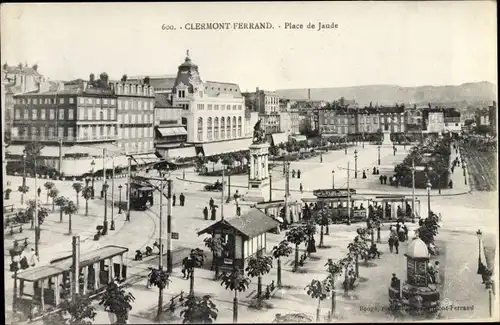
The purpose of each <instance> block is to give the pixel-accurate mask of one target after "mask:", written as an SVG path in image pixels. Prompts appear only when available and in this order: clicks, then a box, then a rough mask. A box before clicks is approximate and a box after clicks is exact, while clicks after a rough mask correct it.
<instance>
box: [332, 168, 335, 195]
mask: <svg viewBox="0 0 500 325" xmlns="http://www.w3.org/2000/svg"><path fill="white" fill-rule="evenodd" d="M334 189H335V171H334V170H332V190H334Z"/></svg>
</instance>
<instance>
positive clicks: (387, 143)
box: [382, 131, 393, 147]
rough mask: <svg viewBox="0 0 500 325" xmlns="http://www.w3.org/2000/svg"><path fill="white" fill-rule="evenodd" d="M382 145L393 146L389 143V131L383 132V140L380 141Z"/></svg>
mask: <svg viewBox="0 0 500 325" xmlns="http://www.w3.org/2000/svg"><path fill="white" fill-rule="evenodd" d="M382 145H383V146H391V147H392V145H393V144H392V141H391V131H384V139H383V140H382Z"/></svg>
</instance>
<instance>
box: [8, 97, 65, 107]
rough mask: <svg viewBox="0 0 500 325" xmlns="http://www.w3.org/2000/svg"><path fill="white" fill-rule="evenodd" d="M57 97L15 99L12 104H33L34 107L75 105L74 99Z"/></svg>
mask: <svg viewBox="0 0 500 325" xmlns="http://www.w3.org/2000/svg"><path fill="white" fill-rule="evenodd" d="M56 97H57V96H54V97H35V98H31V97H30V98H16V99H15V100H14V102H15V103H16V104H34V105H38V104H40V105H42V104H46V105H50V104H56V103H59V104H74V103H75V98H73V97H59V98H58V99H56Z"/></svg>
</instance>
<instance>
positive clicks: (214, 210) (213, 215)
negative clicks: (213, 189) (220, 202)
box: [210, 206, 217, 220]
mask: <svg viewBox="0 0 500 325" xmlns="http://www.w3.org/2000/svg"><path fill="white" fill-rule="evenodd" d="M216 213H217V210H216V209H215V206H213V207H212V210H211V215H210V220H215V219H216Z"/></svg>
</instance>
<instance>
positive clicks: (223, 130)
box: [220, 117, 226, 139]
mask: <svg viewBox="0 0 500 325" xmlns="http://www.w3.org/2000/svg"><path fill="white" fill-rule="evenodd" d="M220 138H221V139H225V138H226V119H225V118H224V117H221V118H220Z"/></svg>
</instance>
